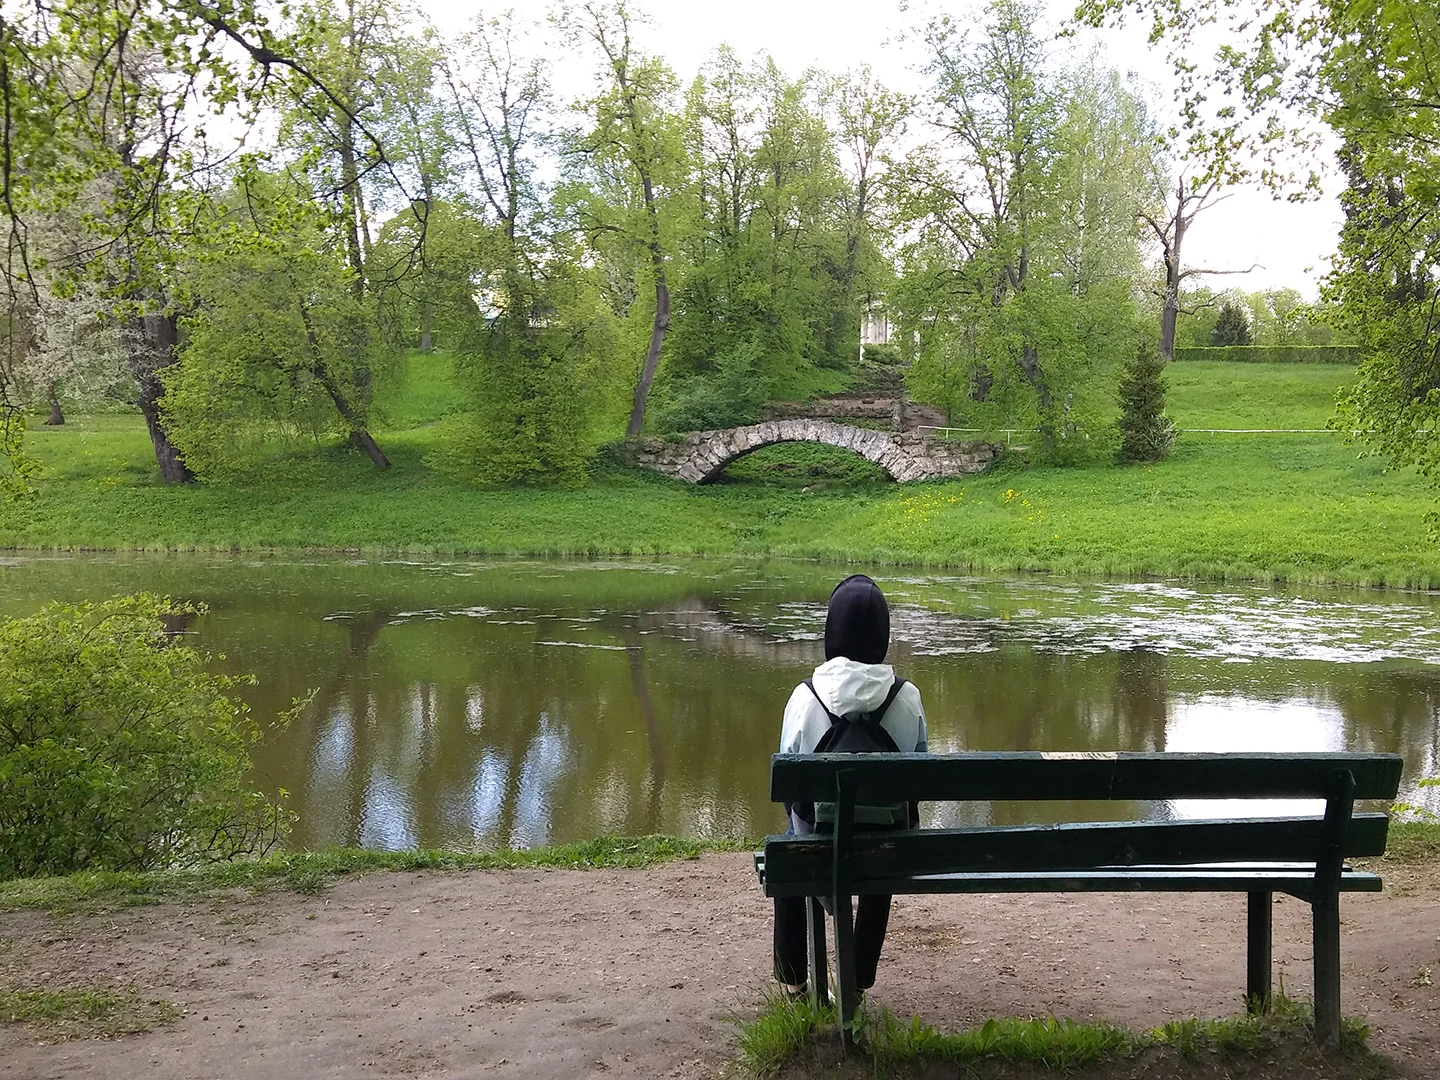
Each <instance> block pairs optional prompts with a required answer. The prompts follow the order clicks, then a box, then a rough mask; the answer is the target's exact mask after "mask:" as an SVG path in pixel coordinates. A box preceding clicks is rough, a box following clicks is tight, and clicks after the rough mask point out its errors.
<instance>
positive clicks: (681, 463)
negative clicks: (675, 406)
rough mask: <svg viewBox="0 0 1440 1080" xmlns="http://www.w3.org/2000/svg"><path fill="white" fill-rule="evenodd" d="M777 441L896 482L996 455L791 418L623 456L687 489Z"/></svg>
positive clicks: (956, 472)
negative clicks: (818, 446) (861, 463)
mask: <svg viewBox="0 0 1440 1080" xmlns="http://www.w3.org/2000/svg"><path fill="white" fill-rule="evenodd" d="M783 442H813V443H824V444H826V445H827V446H838V447H841V448H842V449H845V450H849V451H851V452H852V453H856V454H859V455H860V456H861V457H863V458H865V459H866V460H867V461H873V462H874V463H875V464H876V465H879V466H880V467H881V468H882V469H884V470H885V471H886V472H887V473H889V474H890V476H891V477H892V478H894V479H895V480H898V481H900V482H902V483H904V482H906V481H909V480H938V479H940V478H942V477H947V476H969V475H971V474H973V473H978V472H981V471H983V470H984V469H985V468H986V467H987V466H988V465H989V464H990V463H991V462H992V461H994V460H995V456H996V455H997V453H998V452H999V450H1000V448H999V447H997V446H994V445H992V444H990V443H984V442H953V441H951V440H948V439H938V438H934V437H933V436H928V435H924V434H921V433H918V432H889V431H874V430H872V429H870V428H861V427H854V426H852V425H850V424H837V423H834V422H832V421H829V420H812V419H794V420H767V421H765V422H764V423H762V424H751V425H750V426H748V427H737V428H726V429H724V430H721V431H697V432H695V433H694V434H693V435H687V436H685V438H684V439H683V440H681V441H678V442H671V441H668V440H664V439H641V440H638V441H636V442H634V443H632V444H630V448H629V451H630V458H631V460H632V461H634V463H635V464H637V465H641V466H644V467H645V468H647V469H654V470H655V471H656V472H659V473H664V474H665V475H666V476H673V477H677V478H679V479H681V480H689V481H690V482H691V483H693V484H708V483H709V482H710V481H712V480H714V479H715V478H716V477H718V476H719V475H720V474H721V473H722V472H724V471H725V467H726V466H727V465H729V464H730V463H731V462H732V461H735V460H736V459H737V458H742V457H744V456H745V455H746V454H749V453H752V452H753V451H755V450H759V449H760V448H761V447H762V446H771V445H773V444H775V443H783Z"/></svg>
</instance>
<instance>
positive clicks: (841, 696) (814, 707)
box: [780, 656, 926, 754]
mask: <svg viewBox="0 0 1440 1080" xmlns="http://www.w3.org/2000/svg"><path fill="white" fill-rule="evenodd" d="M811 682H812V683H813V684H814V686H815V694H812V693H811V692H810V688H809V687H808V686H806V685H805V684H804V683H801V684H800V685H799V686H797V687H795V692H794V693H792V694H791V695H790V700H789V702H787V703H786V705H785V721H784V724H783V725H782V727H781V731H780V752H781V753H782V754H808V753H810V752H811V751H813V750H814V749H815V745H816V744H817V743H818V742H819V741H820V737H821V736H822V735H824V734H825V732H826V731H828V730H829V729H830V718H829V717H828V716H826V715H825V708H828V709H829V710H830V711H831V712H832V713H834V714H835V715H836V716H858V715H859V714H861V713H868V712H874V711H875V710H876V709H878V708H879V707H880V706H881V705H883V704H885V697H886V695H887V694H889V693H890V687H891V685H892V684H893V683H894V682H895V669H894V668H892V667H891V666H890V665H889V664H861V663H857V662H856V661H854V660H847V659H846V658H845V657H843V656H837V657H836V658H835V659H834V660H827V661H825V663H823V664H821V665H820V666H819V667H817V668H816V669H815V674H814V675H813V676H812V677H811ZM816 694H819V695H820V698H821V699H822V700H823V701H824V702H825V708H821V706H820V702H819V701H816V700H815V695H816ZM880 726H881V727H883V728H884V729H885V730H886V731H888V732H889V733H890V737H891V738H892V739H894V740H895V746H896V747H897V748H898V749H899V750H900V751H901V752H902V753H917V752H918V753H924V752H925V750H926V733H925V709H924V707H923V706H922V705H921V704H920V691H919V690H918V689H916V687H915V684H914V683H906V684H905V685H904V686H902V687H901V688H900V692H899V693H898V694H896V695H895V700H894V701H892V702H891V703H890V708H889V709H887V710H886V711H885V715H884V716H883V717H882V718H881V720H880Z"/></svg>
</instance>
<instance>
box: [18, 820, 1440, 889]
mask: <svg viewBox="0 0 1440 1080" xmlns="http://www.w3.org/2000/svg"><path fill="white" fill-rule="evenodd" d="M762 843H763V841H762V840H760V839H758V838H753V837H751V838H704V837H685V836H665V835H651V836H598V837H596V838H595V839H593V840H582V841H577V842H575V843H570V844H554V845H548V846H544V847H535V848H499V849H495V850H491V851H468V852H467V851H446V850H442V849H422V850H417V851H380V850H375V849H372V848H331V849H329V850H326V851H280V852H274V853H272V854H269V855H265V856H263V857H260V858H247V859H236V860H233V861H230V862H215V863H209V864H205V865H201V866H194V867H181V868H175V869H167V870H148V871H134V872H121V871H106V870H100V871H82V872H79V873H74V874H63V875H56V876H52V877H34V878H12V879H10V880H5V881H0V911H6V910H16V909H21V908H39V909H44V910H50V911H74V910H93V909H96V908H113V907H132V906H136V905H145V904H158V903H162V902H164V901H167V900H179V899H184V898H186V897H193V896H197V895H200V894H203V893H206V892H210V891H213V890H217V889H237V888H244V889H251V890H255V891H261V890H266V889H281V890H289V891H291V892H295V893H300V894H307V895H308V894H313V893H317V892H321V891H323V890H324V889H325V888H327V887H328V886H329V885H331V884H333V883H334V882H335V881H336V880H337V879H339V878H342V877H346V876H352V875H357V874H370V873H405V872H416V871H423V870H435V871H441V872H454V871H470V870H535V869H558V870H612V869H644V868H646V867H650V866H655V865H658V864H660V863H666V862H673V861H676V860H693V859H698V858H700V857H701V856H702V855H710V854H723V853H727V852H728V853H735V852H748V851H753V850H754V849H756V848H758V847H760V846H761V844H762ZM1432 862H1440V821H1429V820H1412V821H1403V820H1395V821H1392V822H1391V824H1390V835H1389V841H1388V843H1387V845H1386V851H1385V854H1384V855H1383V856H1381V857H1380V858H1378V859H1372V860H1366V864H1367V865H1368V866H1371V867H1372V868H1374V869H1376V870H1378V871H1380V872H1384V871H1385V870H1386V868H1387V867H1390V868H1392V869H1393V868H1398V867H1402V866H1414V865H1417V864H1426V863H1432Z"/></svg>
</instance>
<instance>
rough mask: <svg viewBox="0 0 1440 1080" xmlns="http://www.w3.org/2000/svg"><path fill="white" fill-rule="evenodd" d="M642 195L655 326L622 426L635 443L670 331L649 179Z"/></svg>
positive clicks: (667, 294) (656, 216) (645, 179)
mask: <svg viewBox="0 0 1440 1080" xmlns="http://www.w3.org/2000/svg"><path fill="white" fill-rule="evenodd" d="M641 184H642V186H643V189H644V193H645V210H646V213H647V214H648V216H649V218H650V244H649V248H650V266H651V268H652V269H653V270H654V273H655V322H654V323H653V324H652V325H651V327H650V347H649V348H648V349H647V350H646V351H645V366H644V367H642V368H641V369H640V381H639V382H638V383H637V384H636V385H635V404H634V405H633V406H632V407H631V409H630V423H629V424H627V425H626V426H625V437H626V438H627V439H634V438H637V437H638V436H639V435H640V428H641V427H642V426H643V425H644V423H645V402H646V399H648V398H649V397H650V385H651V384H652V383H653V382H654V381H655V371H656V369H657V368H658V367H659V366H660V350H661V349H663V348H664V347H665V332H666V331H667V330H669V329H670V286H669V285H668V284H666V281H665V252H664V249H662V248H661V247H660V218H659V214H658V212H657V211H656V209H655V187H654V184H652V183H651V180H650V177H649V175H643V176H642V177H641Z"/></svg>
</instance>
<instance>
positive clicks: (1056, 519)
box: [0, 416, 1440, 588]
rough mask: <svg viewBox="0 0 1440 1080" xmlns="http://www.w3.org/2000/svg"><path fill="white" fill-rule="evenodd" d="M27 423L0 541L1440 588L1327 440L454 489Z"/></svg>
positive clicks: (343, 465)
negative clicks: (710, 481) (807, 562)
mask: <svg viewBox="0 0 1440 1080" xmlns="http://www.w3.org/2000/svg"><path fill="white" fill-rule="evenodd" d="M31 438H32V439H33V449H34V451H35V452H36V453H37V454H38V455H39V456H40V457H41V459H42V460H43V461H44V462H45V463H46V466H47V467H46V470H45V472H44V474H43V475H42V477H41V480H40V486H39V493H38V494H37V495H36V496H35V497H34V498H31V499H28V500H25V501H23V502H21V503H18V504H7V505H4V506H0V548H12V549H24V550H81V549H84V550H119V551H130V550H147V551H150V550H154V551H174V550H186V551H231V550H234V551H263V550H288V551H296V550H304V551H314V550H324V551H338V552H356V553H365V554H376V553H414V554H420V553H444V554H461V553H463V554H480V555H572V556H573V555H579V556H612V555H625V556H637V557H649V556H659V555H664V556H671V555H718V556H726V557H729V556H736V555H739V556H747V557H761V556H786V557H796V558H806V559H823V560H828V561H834V562H840V563H843V562H855V563H860V562H863V563H870V564H890V565H911V566H926V567H945V568H954V569H960V570H966V571H987V572H989V571H993V572H1013V571H1043V572H1055V573H1064V574H1081V575H1092V576H1109V577H1121V578H1128V577H1170V578H1185V579H1192V580H1217V581H1260V582H1293V583H1313V584H1339V585H1361V586H1383V587H1389V588H1433V587H1437V586H1440V548H1437V546H1436V545H1435V544H1434V543H1433V542H1432V541H1431V540H1430V539H1429V538H1427V536H1426V532H1425V526H1424V522H1423V518H1424V515H1425V513H1426V512H1427V511H1429V510H1431V509H1432V508H1433V506H1434V497H1433V493H1432V491H1431V490H1430V489H1429V488H1428V487H1427V486H1426V485H1425V483H1424V482H1423V481H1422V480H1420V479H1418V478H1416V477H1414V476H1413V475H1410V474H1408V473H1397V472H1388V471H1386V469H1385V467H1384V465H1383V463H1382V462H1381V461H1379V460H1377V459H1373V458H1371V459H1357V457H1356V452H1355V449H1354V448H1353V447H1346V446H1345V445H1343V443H1341V442H1340V440H1339V439H1338V438H1337V437H1335V436H1330V435H1324V434H1321V435H1256V436H1218V435H1217V436H1210V435H1195V436H1186V437H1185V438H1184V439H1182V440H1181V442H1180V444H1179V445H1178V446H1177V448H1176V451H1175V453H1174V454H1173V455H1172V456H1171V458H1169V459H1168V460H1166V461H1165V462H1162V463H1161V464H1159V465H1155V466H1144V467H1130V468H1120V467H1116V466H1112V465H1109V464H1106V463H1094V464H1090V465H1085V466H1076V467H1074V468H1026V467H1024V465H1023V464H1022V463H1020V462H1019V461H1017V460H1012V461H1008V462H1002V464H1001V465H1000V466H998V467H997V468H995V469H992V470H991V471H990V472H987V473H985V474H983V475H981V476H977V477H973V478H970V479H967V480H964V481H948V482H940V483H927V484H919V485H908V484H907V485H895V484H884V483H873V482H867V481H857V480H854V479H853V478H851V479H846V477H845V476H844V474H843V469H842V470H841V472H840V474H838V475H837V474H836V473H835V471H834V468H831V467H829V466H827V467H826V468H827V469H828V470H829V472H828V475H822V476H819V477H816V478H813V479H812V478H811V477H810V476H809V475H808V469H809V466H806V465H804V464H803V462H799V461H798V459H797V462H786V461H775V462H772V463H771V466H770V469H769V472H768V473H766V475H765V476H764V477H763V478H757V477H754V476H751V477H748V478H741V479H740V480H738V481H737V482H735V483H726V484H717V485H712V486H705V487H694V486H692V485H688V484H684V483H681V482H679V481H666V480H661V479H658V478H655V477H652V476H647V475H640V474H637V473H634V472H626V471H624V470H610V471H605V472H602V474H601V475H599V476H597V478H596V479H595V480H594V481H593V482H592V483H591V484H589V485H588V486H586V487H583V488H579V489H574V490H559V491H556V490H536V489H514V490H502V491H479V490H475V489H473V488H469V487H466V486H465V485H463V484H460V483H457V482H455V481H454V480H452V479H450V478H448V477H446V476H445V475H443V474H441V473H438V472H436V471H434V470H433V469H432V468H430V467H429V466H428V465H427V464H426V460H427V458H426V455H427V454H428V453H429V452H430V451H431V450H433V448H434V447H433V445H432V444H433V439H434V435H433V432H431V431H430V430H429V429H412V430H408V431H404V432H396V433H393V434H391V435H390V436H388V437H387V439H386V451H387V453H388V454H389V455H390V457H391V459H392V460H393V462H394V466H393V467H392V468H391V469H390V470H388V471H387V472H385V473H383V474H382V473H377V472H376V471H375V470H374V468H373V467H372V466H370V465H369V464H368V463H367V462H365V461H364V459H363V458H362V457H360V456H358V455H353V454H347V453H345V452H343V451H339V450H333V451H332V450H327V451H324V452H322V453H321V454H320V455H319V456H317V457H315V458H312V459H305V460H297V461H286V462H278V463H277V464H276V469H275V475H273V476H267V477H266V478H265V481H264V482H263V483H259V482H254V481H252V482H250V483H248V484H242V485H240V486H236V487H230V488H215V487H205V486H189V487H185V488H168V487H165V486H164V485H162V484H159V483H158V482H157V481H156V480H155V478H154V476H153V475H152V474H153V473H154V462H153V460H152V459H151V458H150V457H149V456H148V455H150V450H149V445H148V441H147V440H146V437H145V434H144V429H143V425H140V424H138V422H136V421H132V420H131V419H130V418H128V417H105V416H102V417H87V418H79V419H78V420H77V421H76V422H75V423H74V425H73V426H72V425H67V426H66V427H65V428H63V429H47V430H43V431H36V432H32V434H31ZM780 449H784V448H780ZM855 460H858V459H855ZM787 470H788V471H787ZM757 471H758V470H757ZM825 471H826V470H822V472H825ZM762 479H763V482H762ZM772 481H773V482H772Z"/></svg>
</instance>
